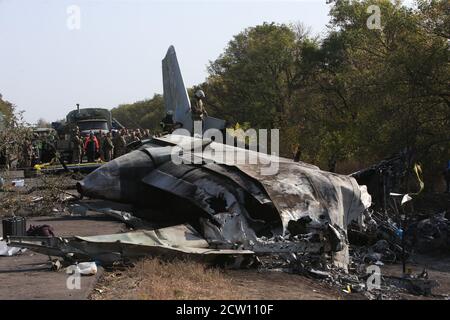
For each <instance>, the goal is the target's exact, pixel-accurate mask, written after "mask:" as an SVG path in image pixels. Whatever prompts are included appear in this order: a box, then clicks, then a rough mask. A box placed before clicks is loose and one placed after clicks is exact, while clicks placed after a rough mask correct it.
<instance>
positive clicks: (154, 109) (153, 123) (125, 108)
mask: <svg viewBox="0 0 450 320" xmlns="http://www.w3.org/2000/svg"><path fill="white" fill-rule="evenodd" d="M111 112H112V115H113V117H114V118H116V119H117V120H118V121H119V122H120V123H121V124H122V125H124V126H125V127H127V128H142V129H151V130H158V129H159V123H160V122H161V119H162V118H163V117H164V115H165V111H164V100H163V97H162V95H160V94H155V95H154V96H153V98H151V99H149V100H144V101H138V102H135V103H132V104H122V105H120V106H118V107H116V108H114V109H112V110H111Z"/></svg>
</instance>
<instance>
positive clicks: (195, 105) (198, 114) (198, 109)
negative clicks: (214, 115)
mask: <svg viewBox="0 0 450 320" xmlns="http://www.w3.org/2000/svg"><path fill="white" fill-rule="evenodd" d="M191 108H192V120H193V121H202V120H203V117H204V115H206V110H205V107H204V106H203V101H202V100H201V99H193V100H192V101H191Z"/></svg>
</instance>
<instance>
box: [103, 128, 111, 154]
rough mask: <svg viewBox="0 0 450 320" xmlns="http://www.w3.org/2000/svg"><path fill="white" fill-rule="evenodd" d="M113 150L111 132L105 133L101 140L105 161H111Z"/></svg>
mask: <svg viewBox="0 0 450 320" xmlns="http://www.w3.org/2000/svg"><path fill="white" fill-rule="evenodd" d="M113 152H114V144H113V142H112V138H111V132H108V133H107V134H106V137H105V139H104V140H103V154H104V159H105V161H111V160H112V158H113Z"/></svg>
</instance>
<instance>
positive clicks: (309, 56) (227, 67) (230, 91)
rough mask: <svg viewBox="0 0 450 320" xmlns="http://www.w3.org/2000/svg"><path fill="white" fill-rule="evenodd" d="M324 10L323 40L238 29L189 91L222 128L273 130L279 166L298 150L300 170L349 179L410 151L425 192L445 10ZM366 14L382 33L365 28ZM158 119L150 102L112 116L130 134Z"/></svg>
mask: <svg viewBox="0 0 450 320" xmlns="http://www.w3.org/2000/svg"><path fill="white" fill-rule="evenodd" d="M332 2H333V6H332V8H331V10H330V25H329V31H328V33H327V35H326V36H325V37H324V38H322V39H320V40H319V39H317V38H314V37H311V36H310V35H309V33H308V32H307V31H305V28H303V27H302V26H301V25H286V24H275V23H264V24H262V25H258V26H255V27H251V28H247V29H245V30H244V31H242V32H241V33H239V34H237V35H235V36H234V37H233V39H232V40H231V41H230V42H229V43H228V45H227V46H226V48H225V50H224V52H223V53H222V54H221V55H220V56H219V57H218V58H217V59H216V60H215V61H212V62H210V65H209V67H208V71H209V76H208V78H207V79H206V81H205V82H204V83H202V84H200V85H199V86H195V87H194V88H193V89H195V88H197V87H201V88H202V89H203V90H204V91H205V92H206V95H207V102H206V108H207V110H208V113H209V114H210V115H212V116H216V117H219V118H224V119H226V120H227V121H228V123H229V124H230V125H231V126H235V125H236V124H237V123H239V124H245V127H247V126H251V127H253V128H255V129H259V128H279V129H280V134H281V136H280V139H281V141H280V151H281V153H282V155H284V156H288V157H291V156H292V154H291V152H292V150H293V146H297V145H299V147H300V151H301V159H302V160H303V161H307V162H312V163H315V164H317V165H319V166H321V167H322V168H324V169H334V167H335V164H337V170H338V171H341V172H342V171H347V172H349V171H351V170H357V169H360V168H361V167H364V166H367V165H370V164H372V163H374V162H378V161H379V160H381V159H383V158H386V157H389V156H391V155H392V154H393V153H397V152H399V151H402V150H410V151H412V155H413V156H412V158H411V159H410V162H411V165H412V164H413V163H414V162H416V161H420V162H421V163H422V164H423V171H424V177H425V185H432V184H430V183H428V182H429V181H427V179H428V180H433V179H436V177H437V176H438V175H440V173H441V171H442V167H443V166H444V164H445V162H446V160H448V159H450V92H449V83H450V66H449V60H450V59H449V58H450V56H449V54H450V49H449V45H448V40H447V39H448V38H449V34H450V32H449V28H450V23H449V17H450V14H449V10H450V6H449V5H448V1H444V0H416V2H417V5H416V6H415V7H414V8H409V7H406V6H403V5H402V4H401V2H400V1H397V2H392V1H388V0H370V1H369V0H363V1H350V0H334V1H332ZM370 5H378V6H379V8H380V13H381V26H382V28H381V30H378V29H369V28H368V27H367V19H368V18H369V16H370V15H371V14H372V13H371V12H370V13H368V12H367V9H368V7H369V6H370ZM193 89H191V90H189V92H190V93H191V91H192V90H193ZM163 113H164V112H163V101H162V97H161V96H158V95H155V97H154V98H153V99H151V100H148V101H142V102H137V103H135V104H131V105H123V106H119V107H118V108H116V109H114V110H113V114H114V116H115V117H117V118H118V119H119V121H121V122H122V123H124V124H125V125H126V126H130V127H136V126H142V127H150V128H154V127H155V126H157V125H158V123H159V121H160V119H161V118H162V117H163V115H164V114H163ZM349 163H353V164H354V166H353V167H351V168H350V167H349V166H348V165H347V168H344V166H345V165H346V164H349Z"/></svg>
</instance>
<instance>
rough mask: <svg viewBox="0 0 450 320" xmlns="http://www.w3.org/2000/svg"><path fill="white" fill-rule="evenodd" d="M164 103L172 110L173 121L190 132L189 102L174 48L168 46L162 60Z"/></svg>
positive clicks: (167, 108) (167, 109)
mask: <svg viewBox="0 0 450 320" xmlns="http://www.w3.org/2000/svg"><path fill="white" fill-rule="evenodd" d="M162 70H163V88H164V105H165V108H166V112H167V111H169V110H171V111H172V112H173V119H174V121H175V122H180V123H182V124H183V128H184V129H187V130H189V131H190V132H192V117H191V103H190V101H189V96H188V93H187V90H186V87H185V85H184V81H183V77H182V75H181V71H180V66H179V65H178V60H177V54H176V53H175V48H174V47H173V46H170V47H169V49H168V50H167V53H166V56H165V57H164V59H163V60H162Z"/></svg>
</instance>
